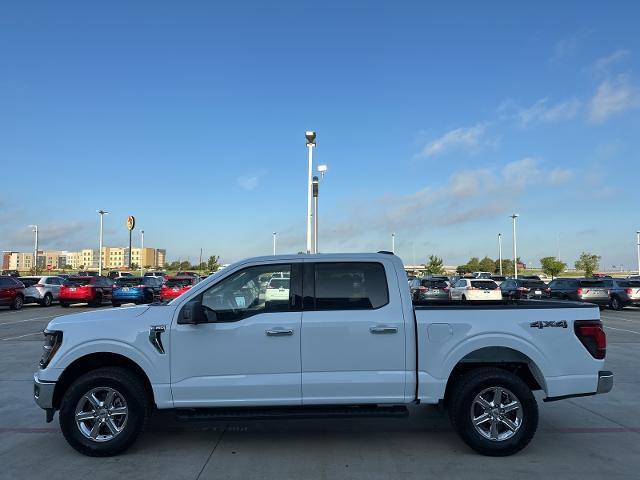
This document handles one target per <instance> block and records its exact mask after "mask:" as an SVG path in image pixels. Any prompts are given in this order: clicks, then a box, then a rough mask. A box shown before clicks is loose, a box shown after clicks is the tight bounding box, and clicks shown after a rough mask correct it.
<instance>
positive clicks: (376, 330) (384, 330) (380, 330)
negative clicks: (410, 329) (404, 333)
mask: <svg viewBox="0 0 640 480" xmlns="http://www.w3.org/2000/svg"><path fill="white" fill-rule="evenodd" d="M369 331H370V332H371V333H374V334H381V333H398V327H384V326H378V327H371V328H370V329H369Z"/></svg>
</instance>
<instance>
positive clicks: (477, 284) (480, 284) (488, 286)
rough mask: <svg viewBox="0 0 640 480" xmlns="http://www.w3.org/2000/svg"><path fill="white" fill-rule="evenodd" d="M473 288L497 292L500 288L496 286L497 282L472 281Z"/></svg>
mask: <svg viewBox="0 0 640 480" xmlns="http://www.w3.org/2000/svg"><path fill="white" fill-rule="evenodd" d="M471 286H472V287H473V288H482V289H484V290H495V289H496V288H498V285H496V282H493V281H490V282H488V281H482V280H472V281H471Z"/></svg>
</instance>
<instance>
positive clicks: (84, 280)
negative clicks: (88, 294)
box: [63, 277, 91, 287]
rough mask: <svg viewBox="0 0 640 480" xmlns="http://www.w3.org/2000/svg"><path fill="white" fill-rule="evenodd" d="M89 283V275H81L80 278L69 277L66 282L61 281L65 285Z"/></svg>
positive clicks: (79, 285)
mask: <svg viewBox="0 0 640 480" xmlns="http://www.w3.org/2000/svg"><path fill="white" fill-rule="evenodd" d="M90 283H91V277H82V278H78V277H76V278H69V279H67V281H66V282H64V283H63V285H64V286H66V287H81V286H83V285H89V284H90Z"/></svg>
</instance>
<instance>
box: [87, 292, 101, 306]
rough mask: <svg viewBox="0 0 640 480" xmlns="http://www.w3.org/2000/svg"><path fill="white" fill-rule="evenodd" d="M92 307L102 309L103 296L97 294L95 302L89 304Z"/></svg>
mask: <svg viewBox="0 0 640 480" xmlns="http://www.w3.org/2000/svg"><path fill="white" fill-rule="evenodd" d="M89 306H90V307H101V306H102V294H101V293H96V298H95V299H94V300H93V302H89Z"/></svg>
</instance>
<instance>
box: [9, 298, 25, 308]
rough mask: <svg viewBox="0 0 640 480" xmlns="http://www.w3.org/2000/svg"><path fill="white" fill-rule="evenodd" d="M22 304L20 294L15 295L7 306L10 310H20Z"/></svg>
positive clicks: (22, 299) (22, 300)
mask: <svg viewBox="0 0 640 480" xmlns="http://www.w3.org/2000/svg"><path fill="white" fill-rule="evenodd" d="M23 306H24V297H23V296H22V295H16V298H14V299H13V302H11V305H10V306H9V308H10V309H11V310H21V309H22V307H23Z"/></svg>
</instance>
